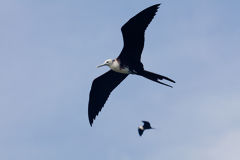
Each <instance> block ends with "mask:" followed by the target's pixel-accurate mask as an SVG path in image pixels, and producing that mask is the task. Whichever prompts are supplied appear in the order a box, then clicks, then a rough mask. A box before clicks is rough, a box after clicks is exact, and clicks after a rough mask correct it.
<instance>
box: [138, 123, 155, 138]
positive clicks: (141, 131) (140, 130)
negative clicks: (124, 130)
mask: <svg viewBox="0 0 240 160" xmlns="http://www.w3.org/2000/svg"><path fill="white" fill-rule="evenodd" d="M142 122H143V126H139V127H138V133H139V136H142V134H143V132H144V130H146V129H154V128H152V127H151V125H150V123H149V122H148V121H142Z"/></svg>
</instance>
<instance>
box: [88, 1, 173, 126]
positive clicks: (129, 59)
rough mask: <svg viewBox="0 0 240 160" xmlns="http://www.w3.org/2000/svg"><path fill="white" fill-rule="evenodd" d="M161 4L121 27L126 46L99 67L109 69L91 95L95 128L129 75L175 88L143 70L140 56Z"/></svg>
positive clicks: (98, 81) (89, 116) (90, 112)
mask: <svg viewBox="0 0 240 160" xmlns="http://www.w3.org/2000/svg"><path fill="white" fill-rule="evenodd" d="M159 6H160V4H156V5H153V6H151V7H148V8H146V9H144V10H143V11H141V12H140V13H138V14H137V15H135V16H134V17H132V18H131V19H130V20H129V21H128V22H127V23H125V24H124V25H123V26H122V28H121V31H122V35H123V42H124V46H123V49H122V51H121V53H120V55H119V56H118V57H117V58H116V59H113V60H112V59H107V60H106V61H105V62H104V63H103V64H101V65H99V66H97V67H102V66H108V67H110V70H109V71H108V72H106V73H104V74H103V75H101V76H99V77H97V78H96V79H95V80H94V81H93V83H92V87H91V90H90V94H89V103H88V118H89V122H90V125H91V126H92V124H93V120H94V119H95V118H96V116H97V115H98V113H99V112H100V111H101V109H102V108H103V106H104V104H105V102H106V101H107V99H108V97H109V95H110V93H111V92H112V91H113V90H114V89H115V88H116V87H117V86H118V85H119V84H120V83H121V82H122V81H123V80H124V79H125V78H126V77H127V76H128V75H129V74H134V75H139V76H142V77H145V78H147V79H150V80H152V81H155V82H157V83H160V84H163V85H166V86H168V87H172V86H170V85H168V84H165V83H163V82H161V81H160V80H168V81H170V82H173V83H175V81H174V80H172V79H170V78H168V77H165V76H162V75H158V74H156V73H152V72H149V71H146V70H144V67H143V64H142V63H141V54H142V50H143V47H144V33H145V30H146V28H147V26H148V25H149V23H150V22H151V21H152V19H153V17H154V16H155V14H156V12H157V10H158V8H159Z"/></svg>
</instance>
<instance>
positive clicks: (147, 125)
mask: <svg viewBox="0 0 240 160" xmlns="http://www.w3.org/2000/svg"><path fill="white" fill-rule="evenodd" d="M142 122H143V128H145V129H148V128H151V125H150V123H149V122H148V121H142Z"/></svg>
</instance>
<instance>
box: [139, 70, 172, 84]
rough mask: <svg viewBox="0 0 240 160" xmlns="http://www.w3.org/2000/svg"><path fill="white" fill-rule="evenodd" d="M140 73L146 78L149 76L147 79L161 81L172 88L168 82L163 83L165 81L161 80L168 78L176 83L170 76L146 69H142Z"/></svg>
mask: <svg viewBox="0 0 240 160" xmlns="http://www.w3.org/2000/svg"><path fill="white" fill-rule="evenodd" d="M138 75H140V76H143V77H145V78H147V79H150V80H152V81H154V82H157V83H160V84H162V85H165V86H168V87H171V88H172V86H170V85H168V84H165V83H163V82H160V80H163V79H165V80H168V81H170V82H173V83H175V81H174V80H172V79H170V78H168V77H165V76H162V75H159V74H156V73H152V72H149V71H146V70H143V71H141V72H140V73H138Z"/></svg>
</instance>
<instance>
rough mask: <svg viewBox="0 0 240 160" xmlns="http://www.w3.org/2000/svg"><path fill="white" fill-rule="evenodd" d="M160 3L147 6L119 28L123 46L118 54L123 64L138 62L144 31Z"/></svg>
mask: <svg viewBox="0 0 240 160" xmlns="http://www.w3.org/2000/svg"><path fill="white" fill-rule="evenodd" d="M159 5H160V4H156V5H153V6H151V7H148V8H146V9H144V10H143V11H141V12H140V13H138V14H137V15H135V16H134V17H132V18H131V19H130V20H129V21H128V22H127V23H126V24H124V25H123V26H122V28H121V30H122V35H123V41H124V46H123V49H122V52H121V53H120V55H119V57H118V58H119V59H120V60H121V63H123V64H129V63H134V62H135V63H136V62H140V60H141V54H142V50H143V47H144V33H145V30H146V28H147V26H148V25H149V24H150V22H151V21H152V19H153V17H154V16H155V14H156V12H157V9H158V7H159Z"/></svg>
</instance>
